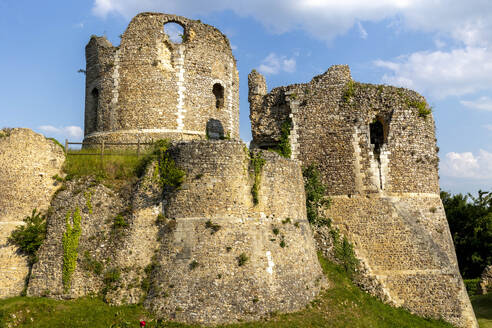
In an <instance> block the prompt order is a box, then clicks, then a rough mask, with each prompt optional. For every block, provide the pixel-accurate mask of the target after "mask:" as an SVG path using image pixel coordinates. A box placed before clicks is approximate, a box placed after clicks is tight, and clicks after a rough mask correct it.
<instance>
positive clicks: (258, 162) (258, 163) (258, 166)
mask: <svg viewBox="0 0 492 328" xmlns="http://www.w3.org/2000/svg"><path fill="white" fill-rule="evenodd" d="M251 163H252V164H253V171H254V174H255V176H254V179H255V180H254V184H253V187H252V188H251V194H252V195H253V203H254V204H255V205H258V202H259V198H258V194H259V190H260V182H261V170H262V168H263V165H265V163H266V162H265V159H264V158H263V157H262V155H261V152H258V153H256V154H253V155H252V156H251Z"/></svg>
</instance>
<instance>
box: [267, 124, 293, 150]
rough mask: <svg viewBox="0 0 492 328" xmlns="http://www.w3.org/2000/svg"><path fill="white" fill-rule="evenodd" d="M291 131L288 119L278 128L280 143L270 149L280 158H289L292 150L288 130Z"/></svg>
mask: <svg viewBox="0 0 492 328" xmlns="http://www.w3.org/2000/svg"><path fill="white" fill-rule="evenodd" d="M291 129H292V120H291V119H290V118H289V119H287V120H285V121H284V122H283V123H282V125H281V126H280V142H279V144H278V146H277V147H274V148H270V150H273V151H274V152H276V153H278V154H279V155H280V156H283V157H285V158H290V156H291V155H292V148H291V146H290V140H289V139H290V130H291Z"/></svg>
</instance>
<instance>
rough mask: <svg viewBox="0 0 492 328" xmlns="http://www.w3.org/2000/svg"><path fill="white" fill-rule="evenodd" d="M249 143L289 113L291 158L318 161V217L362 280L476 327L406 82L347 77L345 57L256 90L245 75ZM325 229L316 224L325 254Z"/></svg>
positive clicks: (383, 294) (429, 148) (274, 131)
mask: <svg viewBox="0 0 492 328" xmlns="http://www.w3.org/2000/svg"><path fill="white" fill-rule="evenodd" d="M249 89H250V90H249V100H250V111H251V113H250V118H251V125H252V135H253V141H252V145H253V147H259V148H269V147H272V146H273V147H274V146H275V145H277V144H279V142H280V140H281V138H282V131H281V127H282V122H284V121H286V120H290V122H291V130H290V134H289V142H290V145H291V149H292V155H291V157H292V158H293V159H296V160H299V161H300V162H301V163H302V165H304V166H308V165H311V164H314V165H316V166H318V168H319V170H320V172H321V175H322V179H323V182H324V183H325V185H326V186H327V192H326V196H327V197H331V198H332V199H333V202H332V205H331V207H330V209H329V210H328V211H327V213H326V215H327V217H329V218H331V219H332V220H333V222H334V225H335V227H336V228H338V229H340V231H341V232H342V233H343V234H344V235H346V236H347V238H348V239H349V240H350V241H351V242H353V243H354V246H355V251H356V254H357V256H358V258H359V259H360V260H361V262H362V264H363V270H362V271H363V272H364V277H363V278H362V279H361V284H362V285H363V288H364V289H366V290H368V291H369V292H371V293H372V294H374V295H377V296H378V297H380V298H381V299H382V300H384V301H387V302H390V303H392V304H394V305H396V306H404V307H406V308H407V309H409V310H410V311H412V312H414V313H417V314H419V315H422V316H429V317H436V318H439V317H442V318H444V319H445V320H447V321H449V322H451V323H453V324H455V325H457V326H460V327H477V322H476V320H475V316H474V314H473V309H472V307H471V304H470V301H469V298H468V296H467V294H466V290H465V289H464V285H463V281H462V279H461V276H460V274H459V270H458V266H457V262H456V255H455V250H454V246H453V241H452V238H451V236H450V232H449V227H448V225H447V221H446V217H445V213H444V210H443V207H442V203H441V201H440V198H439V180H438V156H437V151H438V148H437V146H436V138H435V128H434V121H433V117H432V113H431V111H430V108H429V106H428V105H427V103H426V102H425V99H424V98H423V97H422V96H420V95H419V94H417V93H416V92H414V91H411V90H407V89H403V88H396V87H391V86H385V85H371V84H364V83H359V82H355V81H353V80H352V78H351V76H350V70H349V68H348V66H344V65H339V66H333V67H330V68H329V69H328V70H327V71H326V72H325V73H324V74H322V75H319V76H316V77H314V78H313V79H312V80H311V81H310V82H309V83H305V84H293V85H290V86H286V87H279V88H275V89H273V90H272V91H271V92H270V93H266V83H265V80H264V78H263V77H262V76H261V75H260V74H259V73H257V72H255V71H253V72H252V73H251V74H250V75H249ZM323 233H325V234H327V233H328V232H327V231H325V230H323V229H319V231H317V240H318V242H319V243H318V248H319V249H320V250H322V251H324V252H325V253H326V252H327V251H328V250H326V249H324V248H326V247H329V244H328V243H327V244H326V245H325V244H324V241H326V240H328V239H329V236H322V235H323Z"/></svg>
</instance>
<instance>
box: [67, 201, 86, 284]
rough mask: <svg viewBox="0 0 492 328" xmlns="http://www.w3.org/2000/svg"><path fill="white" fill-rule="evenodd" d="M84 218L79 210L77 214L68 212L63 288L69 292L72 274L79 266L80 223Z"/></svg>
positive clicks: (76, 210)
mask: <svg viewBox="0 0 492 328" xmlns="http://www.w3.org/2000/svg"><path fill="white" fill-rule="evenodd" d="M71 218H72V222H73V223H72V224H70V219H71ZM81 219H82V217H81V216H80V211H79V208H78V207H77V208H76V209H75V212H74V213H73V217H72V213H71V212H67V215H66V217H65V221H66V229H65V233H64V234H63V238H62V244H63V276H62V281H63V288H64V289H65V291H66V290H68V289H69V288H70V286H71V280H72V274H73V272H74V271H75V268H76V266H77V255H78V247H79V238H80V234H81V232H82V230H81V227H80V221H81Z"/></svg>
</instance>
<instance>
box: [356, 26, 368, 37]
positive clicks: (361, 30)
mask: <svg viewBox="0 0 492 328" xmlns="http://www.w3.org/2000/svg"><path fill="white" fill-rule="evenodd" d="M357 28H358V29H359V35H360V37H361V39H364V40H365V39H367V31H366V29H365V28H364V26H362V24H361V23H360V22H357Z"/></svg>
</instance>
